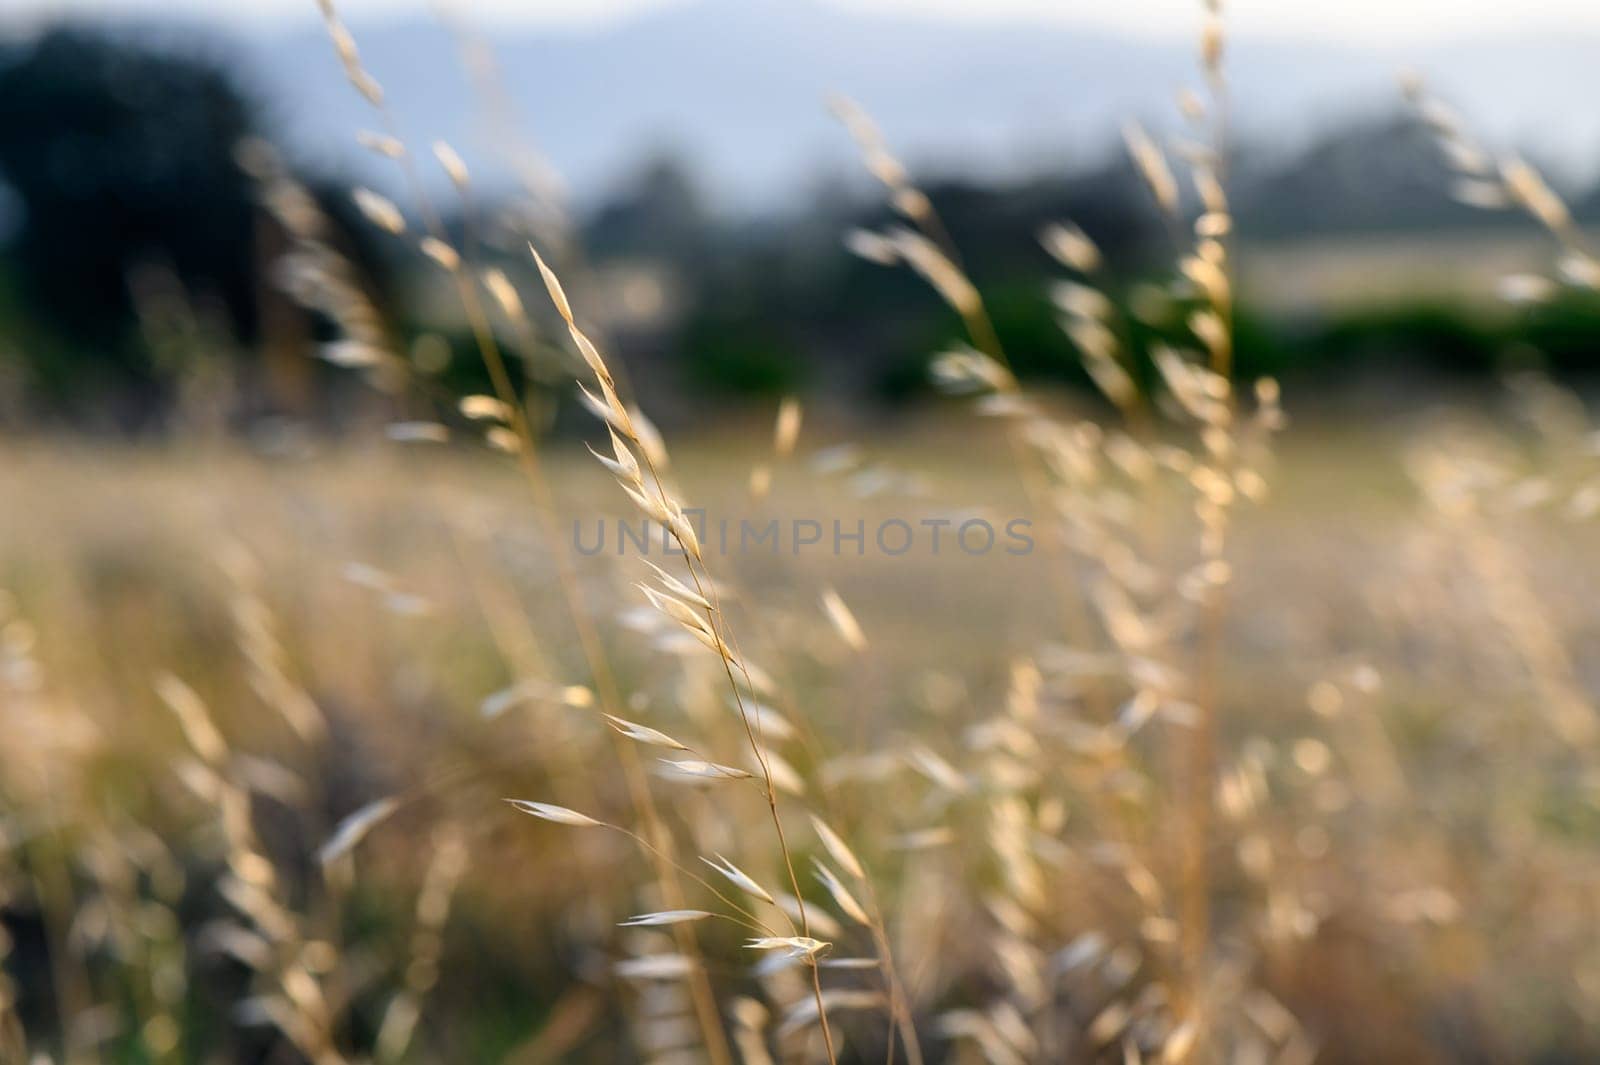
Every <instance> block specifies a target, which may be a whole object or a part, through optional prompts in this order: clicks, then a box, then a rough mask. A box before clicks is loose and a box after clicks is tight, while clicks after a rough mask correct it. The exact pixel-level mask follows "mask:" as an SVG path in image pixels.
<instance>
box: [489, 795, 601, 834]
mask: <svg viewBox="0 0 1600 1065" xmlns="http://www.w3.org/2000/svg"><path fill="white" fill-rule="evenodd" d="M505 801H506V802H508V803H510V804H511V805H512V806H514V807H516V808H517V809H518V810H521V811H522V812H523V813H525V814H530V815H532V816H534V817H537V818H539V819H540V820H543V821H553V822H555V823H556V824H558V825H573V826H575V827H578V828H607V827H609V826H608V825H607V824H606V823H605V822H604V821H596V820H595V819H594V818H592V817H590V816H588V815H587V814H580V813H579V812H578V811H576V810H569V809H567V807H565V806H557V805H555V804H554V803H548V802H534V801H532V800H531V799H507V800H505Z"/></svg>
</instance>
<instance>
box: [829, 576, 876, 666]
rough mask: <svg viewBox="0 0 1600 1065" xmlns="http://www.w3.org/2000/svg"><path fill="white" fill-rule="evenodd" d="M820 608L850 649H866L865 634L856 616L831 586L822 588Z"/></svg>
mask: <svg viewBox="0 0 1600 1065" xmlns="http://www.w3.org/2000/svg"><path fill="white" fill-rule="evenodd" d="M822 610H823V613H825V614H827V615H828V622H829V623H830V624H831V625H833V629H834V631H835V632H837V633H838V634H839V638H840V639H841V640H843V641H844V642H845V644H846V645H848V646H849V648H850V649H851V650H852V651H858V652H859V651H865V650H866V649H867V637H866V634H865V633H863V632H862V631H861V625H860V624H859V623H858V622H857V621H856V616H855V615H854V614H852V613H851V612H850V608H849V607H848V606H845V603H844V600H843V599H841V598H839V593H838V592H836V591H834V590H833V589H832V588H827V589H824V590H823V593H822Z"/></svg>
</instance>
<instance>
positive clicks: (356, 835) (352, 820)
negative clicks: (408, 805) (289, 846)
mask: <svg viewBox="0 0 1600 1065" xmlns="http://www.w3.org/2000/svg"><path fill="white" fill-rule="evenodd" d="M399 808H400V802H399V800H398V799H396V798H395V797H393V796H389V797H387V798H383V799H378V800H377V801H375V802H369V803H367V805H365V806H363V807H361V809H359V810H357V811H356V812H355V813H353V814H351V815H350V816H348V817H346V818H345V819H344V820H342V821H340V822H339V824H338V827H337V828H335V829H334V831H333V835H331V836H329V837H328V840H327V842H326V843H324V844H323V845H322V846H321V847H320V848H319V849H318V850H317V861H319V862H321V863H322V864H323V865H328V864H330V863H332V862H334V861H337V860H338V859H340V858H342V857H344V856H345V855H346V854H349V853H350V851H352V850H353V849H354V848H355V847H356V845H357V844H358V843H360V842H361V841H362V840H363V839H366V837H367V834H368V833H369V832H371V831H372V830H373V829H374V828H376V827H377V826H378V825H380V824H382V823H383V822H384V821H385V820H387V819H388V817H389V815H390V814H393V813H394V812H395V810H397V809H399Z"/></svg>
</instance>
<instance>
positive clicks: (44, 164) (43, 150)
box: [0, 29, 257, 392]
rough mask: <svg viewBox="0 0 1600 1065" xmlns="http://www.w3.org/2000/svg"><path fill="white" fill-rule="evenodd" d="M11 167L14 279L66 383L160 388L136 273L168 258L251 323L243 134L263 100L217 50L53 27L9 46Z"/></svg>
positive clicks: (2, 83) (212, 302)
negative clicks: (238, 159)
mask: <svg viewBox="0 0 1600 1065" xmlns="http://www.w3.org/2000/svg"><path fill="white" fill-rule="evenodd" d="M0 100H3V101H4V104H3V106H0V176H3V180H4V182H5V183H6V184H7V185H8V186H9V187H10V189H11V191H12V192H13V193H14V195H15V199H16V200H17V201H18V203H19V204H20V224H19V226H18V228H17V230H16V232H15V234H14V236H13V239H12V242H11V245H10V247H9V249H8V257H9V259H10V263H11V267H12V271H13V273H14V276H15V279H16V280H15V285H16V288H17V294H18V296H19V297H20V300H21V303H22V305H23V306H24V307H25V308H26V309H27V311H28V313H29V314H30V315H31V316H32V317H33V318H34V319H35V322H36V323H37V324H39V325H42V326H45V327H46V329H47V332H48V334H49V335H50V336H52V337H53V338H55V340H56V341H57V342H56V343H53V344H46V345H42V348H43V350H44V351H46V352H48V353H49V354H47V355H39V356H37V357H36V362H35V365H34V367H33V369H34V372H35V373H36V374H37V375H38V376H39V378H40V379H41V383H43V384H44V385H46V386H47V387H51V388H52V389H53V390H55V391H58V392H59V391H65V390H66V389H67V388H73V389H76V388H79V387H90V388H92V387H93V386H94V384H95V383H96V382H97V381H98V383H100V384H102V385H104V384H114V385H115V386H117V387H121V388H124V389H126V388H129V387H133V388H137V389H142V390H150V386H151V384H152V380H153V377H154V376H155V368H154V367H153V366H151V365H150V362H149V355H148V353H147V352H145V351H144V350H143V348H142V346H141V345H140V344H138V343H137V342H136V340H135V339H134V332H135V331H134V329H133V321H132V317H133V311H134V306H133V297H132V293H131V292H130V287H129V279H130V277H132V276H134V274H135V272H136V271H137V270H138V269H139V268H141V267H143V266H145V265H148V264H155V265H159V266H161V267H164V268H166V269H167V270H169V271H171V273H172V274H174V275H175V276H176V277H177V278H178V279H179V280H180V281H181V282H182V284H183V287H184V289H185V290H186V291H188V292H189V293H190V294H191V295H192V296H193V297H194V298H195V299H196V300H197V301H201V302H203V303H204V304H205V305H206V306H208V307H210V308H214V309H216V310H217V311H218V312H219V313H220V314H221V315H222V316H223V317H224V318H225V322H223V323H222V324H224V325H225V326H226V327H227V328H228V329H230V330H231V331H232V332H233V333H234V334H235V335H236V336H239V337H241V338H245V339H248V338H250V337H251V335H252V334H253V332H254V329H255V312H254V302H255V300H254V280H253V279H254V277H255V275H256V273H257V271H256V264H255V262H254V256H253V252H252V245H253V240H252V235H253V234H252V230H253V227H254V225H255V214H254V211H253V208H252V194H251V189H250V187H249V184H248V181H247V179H246V177H245V175H244V174H242V173H241V172H240V170H239V168H238V167H237V165H235V163H234V160H233V156H232V153H233V149H234V146H235V144H236V143H237V142H238V141H239V140H240V138H241V137H243V136H245V135H247V134H249V133H251V132H253V130H254V127H255V125H256V123H255V120H254V107H253V105H252V103H251V102H250V101H249V100H248V99H247V98H246V97H245V95H244V94H243V93H242V92H241V91H240V90H239V89H238V88H237V87H236V86H235V84H234V83H233V81H232V79H231V78H230V77H229V75H228V74H227V73H226V72H225V71H224V70H223V69H222V68H221V67H220V66H218V65H216V64H214V63H212V62H211V61H209V60H207V59H203V58H198V57H196V56H194V55H184V54H177V53H172V52H165V51H162V50H160V49H158V48H154V47H151V46H148V45H144V44H141V43H137V42H134V41H132V40H123V39H119V38H116V37H112V36H108V35H104V34H99V33H91V32H87V31H83V30H76V29H57V30H52V31H50V32H47V33H44V34H43V35H41V36H38V37H36V38H34V39H32V40H30V41H26V42H22V43H18V44H14V45H11V46H9V47H8V48H7V49H6V50H5V51H3V52H0Z"/></svg>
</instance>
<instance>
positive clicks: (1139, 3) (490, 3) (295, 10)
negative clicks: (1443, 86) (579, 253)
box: [8, 0, 1600, 44]
mask: <svg viewBox="0 0 1600 1065" xmlns="http://www.w3.org/2000/svg"><path fill="white" fill-rule="evenodd" d="M432 2H434V0H343V2H342V4H341V7H342V8H343V9H345V10H347V11H348V13H349V14H350V15H351V16H358V15H359V16H371V15H382V14H385V13H396V14H398V13H406V12H416V11H421V10H426V8H427V7H428V6H429V5H430V3H432ZM445 2H447V3H449V4H451V5H453V6H456V7H459V8H462V9H464V10H466V11H468V12H475V13H477V14H478V15H479V17H481V18H484V19H487V20H491V21H515V22H520V23H524V24H529V23H532V24H566V25H573V24H578V25H582V24H584V23H594V22H603V21H606V20H611V19H617V18H626V17H627V16H628V15H630V14H634V13H637V12H640V11H643V10H646V9H648V8H650V7H655V6H663V5H666V4H671V3H679V2H684V0H445ZM749 2H750V3H753V4H760V3H767V4H781V3H784V2H785V0H749ZM830 2H832V3H835V4H837V5H838V6H841V7H853V8H859V9H878V10H885V9H887V10H899V11H901V12H921V13H924V14H928V15H936V16H939V17H948V18H957V19H980V20H981V19H1016V18H1046V19H1051V20H1054V21H1058V22H1064V23H1067V24H1080V25H1085V26H1095V27H1104V28H1111V29H1121V30H1127V31H1131V32H1137V33H1156V34H1162V33H1172V34H1184V33H1188V32H1190V31H1191V30H1192V28H1193V26H1194V24H1195V21H1196V11H1197V10H1198V8H1199V6H1200V5H1199V0H1116V2H1110V3H1107V2H1103V0H830ZM8 7H10V9H11V10H12V11H17V10H24V11H29V12H34V13H39V12H61V11H74V12H95V13H104V12H120V13H137V14H142V15H151V14H172V13H182V14H186V15H201V16H204V17H208V18H215V19H219V20H223V21H226V22H230V23H235V24H238V23H245V22H249V21H260V20H265V21H267V22H281V21H286V20H295V19H299V18H304V17H307V16H309V15H310V14H311V13H313V11H314V5H313V2H312V0H224V2H221V3H219V2H218V0H12V2H11V3H10V4H8ZM1228 18H1229V21H1230V23H1232V24H1233V26H1234V27H1235V28H1236V29H1237V30H1238V31H1240V32H1246V33H1263V34H1271V35H1274V36H1277V35H1290V36H1297V37H1318V38H1329V37H1333V38H1338V39H1341V40H1345V41H1361V42H1365V43H1370V44H1384V43H1393V42H1401V41H1410V40H1419V39H1434V40H1437V39H1438V38H1439V37H1441V36H1464V35H1477V34H1482V33H1494V32H1503V31H1506V30H1522V31H1535V32H1537V31H1558V32H1572V31H1581V30H1591V31H1600V2H1597V0H1519V2H1518V3H1515V4H1509V3H1506V2H1505V0H1337V2H1325V0H1232V2H1231V3H1229V4H1228Z"/></svg>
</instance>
